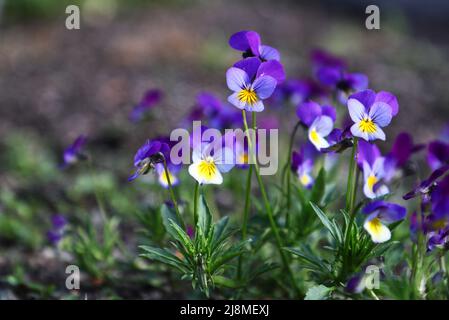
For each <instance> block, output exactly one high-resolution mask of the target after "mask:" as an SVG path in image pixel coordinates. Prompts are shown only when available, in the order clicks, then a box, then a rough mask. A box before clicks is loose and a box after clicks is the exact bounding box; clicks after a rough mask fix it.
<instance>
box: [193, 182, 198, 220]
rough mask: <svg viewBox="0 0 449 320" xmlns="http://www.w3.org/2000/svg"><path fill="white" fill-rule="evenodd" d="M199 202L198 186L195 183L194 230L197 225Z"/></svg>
mask: <svg viewBox="0 0 449 320" xmlns="http://www.w3.org/2000/svg"><path fill="white" fill-rule="evenodd" d="M199 200H200V184H199V183H198V182H197V183H196V184H195V193H194V198H193V221H194V222H195V228H196V224H197V223H198V202H199Z"/></svg>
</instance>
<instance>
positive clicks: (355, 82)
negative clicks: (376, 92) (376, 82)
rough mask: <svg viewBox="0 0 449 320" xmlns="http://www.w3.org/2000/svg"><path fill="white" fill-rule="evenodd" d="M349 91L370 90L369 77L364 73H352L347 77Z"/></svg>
mask: <svg viewBox="0 0 449 320" xmlns="http://www.w3.org/2000/svg"><path fill="white" fill-rule="evenodd" d="M346 81H347V82H348V86H349V89H351V90H354V91H360V90H365V89H366V88H368V82H369V81H368V77H367V76H366V75H365V74H363V73H350V74H347V75H346Z"/></svg>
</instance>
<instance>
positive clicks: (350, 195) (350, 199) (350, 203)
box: [345, 137, 358, 240]
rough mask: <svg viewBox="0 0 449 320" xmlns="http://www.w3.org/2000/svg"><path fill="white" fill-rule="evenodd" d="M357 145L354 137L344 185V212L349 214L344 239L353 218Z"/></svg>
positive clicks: (356, 175)
mask: <svg viewBox="0 0 449 320" xmlns="http://www.w3.org/2000/svg"><path fill="white" fill-rule="evenodd" d="M357 146H358V138H356V137H354V145H353V146H352V153H351V162H350V164H349V173H348V183H347V187H346V207H345V210H346V212H347V213H348V214H349V215H350V219H349V225H348V226H347V233H346V240H347V239H348V235H349V232H350V231H351V227H352V224H353V223H354V219H355V211H354V204H355V197H356V192H357V188H356V184H357V177H358V174H357V172H356V171H357V161H356V158H357Z"/></svg>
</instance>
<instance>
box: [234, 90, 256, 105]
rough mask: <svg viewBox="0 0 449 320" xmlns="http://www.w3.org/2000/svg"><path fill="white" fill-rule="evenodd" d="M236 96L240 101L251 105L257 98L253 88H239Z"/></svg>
mask: <svg viewBox="0 0 449 320" xmlns="http://www.w3.org/2000/svg"><path fill="white" fill-rule="evenodd" d="M237 98H238V99H239V100H240V101H241V102H245V103H246V104H249V105H251V106H252V105H253V104H255V103H256V102H257V101H258V100H259V99H258V98H257V94H256V92H255V91H254V89H242V90H240V92H239V94H238V95H237Z"/></svg>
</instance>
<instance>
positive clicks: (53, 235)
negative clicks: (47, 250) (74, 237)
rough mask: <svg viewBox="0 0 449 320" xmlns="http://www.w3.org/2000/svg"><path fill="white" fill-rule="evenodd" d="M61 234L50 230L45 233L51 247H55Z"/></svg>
mask: <svg viewBox="0 0 449 320" xmlns="http://www.w3.org/2000/svg"><path fill="white" fill-rule="evenodd" d="M62 236H63V235H62V233H61V232H59V231H53V230H50V231H48V232H47V239H48V241H49V242H50V243H51V244H52V245H57V244H58V243H59V241H61V239H62Z"/></svg>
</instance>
